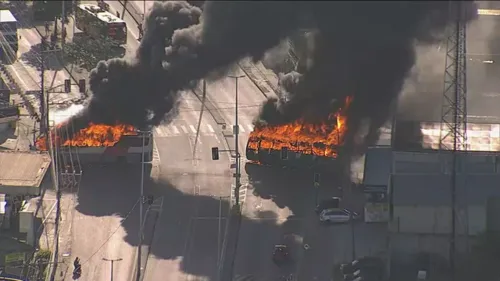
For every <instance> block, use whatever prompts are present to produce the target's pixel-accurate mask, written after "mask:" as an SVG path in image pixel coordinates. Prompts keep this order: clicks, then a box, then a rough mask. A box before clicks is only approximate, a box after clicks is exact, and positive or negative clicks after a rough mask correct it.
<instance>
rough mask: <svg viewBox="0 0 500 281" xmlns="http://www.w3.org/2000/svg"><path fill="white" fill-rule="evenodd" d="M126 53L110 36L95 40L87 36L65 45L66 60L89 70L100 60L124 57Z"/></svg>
mask: <svg viewBox="0 0 500 281" xmlns="http://www.w3.org/2000/svg"><path fill="white" fill-rule="evenodd" d="M124 53H125V50H124V49H123V48H122V47H119V46H117V45H116V43H115V42H114V41H113V40H111V39H110V38H101V39H99V40H95V39H91V38H87V37H86V38H81V39H73V42H70V43H66V44H65V45H64V61H65V62H67V63H71V64H74V65H77V66H79V67H82V68H84V69H86V70H89V71H90V70H91V69H92V68H94V67H95V66H96V65H97V63H98V62H99V61H101V60H108V59H110V58H116V57H122V56H123V55H124Z"/></svg>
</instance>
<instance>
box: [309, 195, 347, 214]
mask: <svg viewBox="0 0 500 281" xmlns="http://www.w3.org/2000/svg"><path fill="white" fill-rule="evenodd" d="M341 200H342V199H340V198H339V197H332V198H329V199H326V200H323V201H321V202H320V203H319V204H318V205H317V206H316V209H315V211H316V213H317V214H319V213H321V212H323V211H324V210H326V209H338V208H339V207H340V201H341Z"/></svg>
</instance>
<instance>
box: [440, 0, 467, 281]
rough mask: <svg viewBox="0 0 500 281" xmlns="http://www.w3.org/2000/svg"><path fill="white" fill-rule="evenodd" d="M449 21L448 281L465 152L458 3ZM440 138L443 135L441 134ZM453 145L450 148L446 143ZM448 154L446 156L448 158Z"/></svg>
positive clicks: (445, 121)
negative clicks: (459, 174) (461, 156)
mask: <svg viewBox="0 0 500 281" xmlns="http://www.w3.org/2000/svg"><path fill="white" fill-rule="evenodd" d="M449 12H450V17H452V18H453V19H454V21H455V22H454V24H452V25H451V26H450V28H449V30H448V38H447V46H446V47H447V48H446V65H445V81H444V85H445V87H444V93H443V112H442V122H441V132H446V133H445V135H444V136H443V135H442V136H441V138H440V149H441V150H448V151H451V157H452V161H451V165H452V166H451V172H450V196H451V206H450V208H451V235H450V248H449V259H450V268H451V274H452V275H451V280H452V281H454V280H455V278H456V273H455V272H456V262H455V258H456V239H457V233H456V228H457V218H456V216H457V211H456V208H457V202H456V197H457V194H456V193H457V190H456V185H457V166H458V165H459V152H460V151H466V150H467V86H466V81H467V79H466V57H465V54H466V24H465V22H464V18H465V17H466V15H465V13H466V12H467V11H466V9H465V8H464V5H463V4H462V2H460V1H456V2H454V1H450V2H449ZM441 134H442V133H441ZM450 142H451V143H452V146H451V147H450V145H449V143H450ZM448 155H449V154H448V153H446V154H445V156H446V157H447V156H448Z"/></svg>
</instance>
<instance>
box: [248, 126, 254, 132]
mask: <svg viewBox="0 0 500 281" xmlns="http://www.w3.org/2000/svg"><path fill="white" fill-rule="evenodd" d="M247 128H248V130H249V131H250V132H251V131H253V125H250V124H249V125H247Z"/></svg>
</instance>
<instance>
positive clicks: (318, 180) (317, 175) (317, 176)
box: [314, 173, 321, 184]
mask: <svg viewBox="0 0 500 281" xmlns="http://www.w3.org/2000/svg"><path fill="white" fill-rule="evenodd" d="M320 180H321V176H320V174H318V173H314V184H319V182H320Z"/></svg>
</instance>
